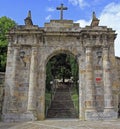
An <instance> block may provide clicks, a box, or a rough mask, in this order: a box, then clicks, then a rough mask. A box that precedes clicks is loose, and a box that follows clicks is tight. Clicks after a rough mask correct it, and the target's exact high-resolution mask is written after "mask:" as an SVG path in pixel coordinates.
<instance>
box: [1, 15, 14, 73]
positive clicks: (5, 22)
mask: <svg viewBox="0 0 120 129" xmlns="http://www.w3.org/2000/svg"><path fill="white" fill-rule="evenodd" d="M15 25H16V23H15V21H13V20H11V19H10V18H8V17H6V16H4V17H1V18H0V72H5V67H6V58H7V45H8V42H7V38H6V34H7V32H8V31H9V30H10V29H11V28H13V27H14V26H15Z"/></svg>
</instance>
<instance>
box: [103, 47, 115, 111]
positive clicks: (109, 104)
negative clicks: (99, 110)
mask: <svg viewBox="0 0 120 129" xmlns="http://www.w3.org/2000/svg"><path fill="white" fill-rule="evenodd" d="M108 52H109V50H108V48H107V47H105V48H103V78H104V111H105V110H108V111H109V110H111V109H113V96H112V83H111V79H112V78H111V69H110V61H109V53H108Z"/></svg>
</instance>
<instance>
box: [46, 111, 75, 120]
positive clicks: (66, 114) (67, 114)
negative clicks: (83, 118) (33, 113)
mask: <svg viewBox="0 0 120 129" xmlns="http://www.w3.org/2000/svg"><path fill="white" fill-rule="evenodd" d="M47 117H48V118H76V117H77V114H76V112H75V110H74V109H48V115H47Z"/></svg>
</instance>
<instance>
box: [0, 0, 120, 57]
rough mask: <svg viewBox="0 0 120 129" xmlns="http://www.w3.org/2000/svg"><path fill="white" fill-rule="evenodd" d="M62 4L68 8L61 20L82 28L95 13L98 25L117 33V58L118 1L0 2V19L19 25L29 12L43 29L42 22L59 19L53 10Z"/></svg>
mask: <svg viewBox="0 0 120 129" xmlns="http://www.w3.org/2000/svg"><path fill="white" fill-rule="evenodd" d="M61 3H63V4H64V6H67V7H68V10H67V11H64V19H67V20H73V21H74V22H79V23H80V26H81V27H84V26H86V25H90V22H91V18H92V12H93V11H95V12H96V16H97V17H98V18H99V19H100V25H103V26H108V27H110V28H113V30H116V33H117V34H118V35H117V38H116V40H115V55H116V56H119V57H120V0H0V17H2V16H7V17H9V18H11V19H13V20H15V21H16V22H17V23H18V24H19V25H22V24H24V19H25V18H26V16H27V13H28V10H31V12H32V19H33V23H34V24H36V25H39V26H40V27H43V26H44V23H45V22H49V21H50V20H51V19H59V17H60V15H59V11H57V10H56V7H57V6H60V4H61Z"/></svg>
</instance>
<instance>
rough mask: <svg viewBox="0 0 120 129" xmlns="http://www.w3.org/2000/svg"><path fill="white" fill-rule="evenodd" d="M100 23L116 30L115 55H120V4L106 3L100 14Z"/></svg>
mask: <svg viewBox="0 0 120 129" xmlns="http://www.w3.org/2000/svg"><path fill="white" fill-rule="evenodd" d="M99 19H100V25H105V26H107V27H110V28H113V30H116V33H117V34H118V35H117V38H116V40H115V55H116V56H119V57H120V4H116V3H114V2H113V3H110V4H108V5H107V6H106V7H105V8H104V10H103V11H102V13H101V15H100V18H99Z"/></svg>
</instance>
